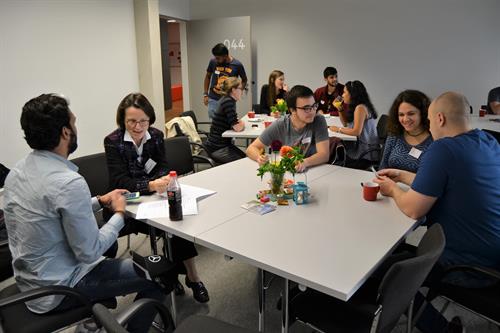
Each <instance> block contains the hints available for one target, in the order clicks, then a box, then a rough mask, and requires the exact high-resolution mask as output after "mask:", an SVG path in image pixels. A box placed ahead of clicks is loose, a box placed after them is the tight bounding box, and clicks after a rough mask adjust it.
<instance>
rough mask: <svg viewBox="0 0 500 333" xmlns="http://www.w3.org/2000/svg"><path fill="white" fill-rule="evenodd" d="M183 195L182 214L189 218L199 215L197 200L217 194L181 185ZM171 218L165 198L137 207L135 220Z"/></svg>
mask: <svg viewBox="0 0 500 333" xmlns="http://www.w3.org/2000/svg"><path fill="white" fill-rule="evenodd" d="M181 193H182V214H183V215H185V216H187V215H196V214H198V203H197V199H199V200H201V199H203V198H206V197H207V196H210V195H212V194H214V193H216V192H215V191H212V190H207V189H204V188H201V187H196V186H190V185H184V184H181ZM165 194H166V193H165ZM169 216H170V214H169V211H168V201H167V199H166V198H165V199H164V200H160V201H151V202H143V203H141V204H139V206H138V207H137V214H136V217H135V218H136V219H138V220H142V219H153V218H162V217H167V218H168V217H169Z"/></svg>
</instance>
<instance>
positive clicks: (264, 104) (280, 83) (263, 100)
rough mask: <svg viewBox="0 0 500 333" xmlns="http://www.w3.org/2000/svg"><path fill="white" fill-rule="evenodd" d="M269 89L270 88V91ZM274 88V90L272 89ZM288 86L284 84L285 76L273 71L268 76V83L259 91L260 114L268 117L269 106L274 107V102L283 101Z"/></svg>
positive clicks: (280, 72) (278, 71)
mask: <svg viewBox="0 0 500 333" xmlns="http://www.w3.org/2000/svg"><path fill="white" fill-rule="evenodd" d="M270 87H272V88H271V89H270ZM273 88H274V89H273ZM287 92H288V86H287V85H286V83H285V74H284V73H283V72H282V71H280V70H277V69H275V70H274V71H272V72H271V74H270V75H269V81H268V83H267V84H264V85H263V86H262V89H261V90H260V113H264V114H267V115H269V114H270V113H271V106H273V105H276V100H278V99H285V97H286V93H287Z"/></svg>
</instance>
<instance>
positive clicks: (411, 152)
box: [408, 147, 422, 160]
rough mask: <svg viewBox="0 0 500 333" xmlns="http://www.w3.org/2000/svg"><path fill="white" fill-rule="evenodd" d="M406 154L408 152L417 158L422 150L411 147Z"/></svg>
mask: <svg viewBox="0 0 500 333" xmlns="http://www.w3.org/2000/svg"><path fill="white" fill-rule="evenodd" d="M408 154H410V156H412V157H415V158H416V159H417V160H418V158H419V157H420V155H422V151H421V150H420V149H417V148H415V147H412V148H411V150H410V152H409V153H408Z"/></svg>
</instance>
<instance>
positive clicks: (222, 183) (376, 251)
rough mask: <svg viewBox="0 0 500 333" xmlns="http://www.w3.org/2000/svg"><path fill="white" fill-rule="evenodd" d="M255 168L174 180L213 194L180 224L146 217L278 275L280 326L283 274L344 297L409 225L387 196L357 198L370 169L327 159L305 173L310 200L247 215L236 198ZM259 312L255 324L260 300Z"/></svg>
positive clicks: (254, 186)
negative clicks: (280, 280) (372, 199)
mask: <svg viewBox="0 0 500 333" xmlns="http://www.w3.org/2000/svg"><path fill="white" fill-rule="evenodd" d="M256 169H257V164H256V163H255V162H254V161H251V160H249V159H242V160H238V161H236V162H233V163H229V164H225V165H223V166H219V167H216V168H212V169H209V170H206V171H202V172H200V173H197V174H193V175H190V176H187V177H184V178H181V179H180V182H181V184H182V183H184V184H189V185H195V186H200V187H205V188H208V189H212V190H215V191H217V194H215V195H212V196H210V197H208V198H205V199H203V200H201V201H200V202H199V203H198V209H199V215H196V216H185V217H184V220H183V221H181V222H171V221H170V220H169V219H166V218H162V219H151V220H148V221H147V223H148V224H150V225H153V226H155V227H157V228H159V229H162V230H165V231H166V232H167V233H170V234H174V235H177V236H180V237H183V238H186V239H188V240H194V242H195V243H196V244H201V245H204V246H206V247H208V248H211V249H214V250H216V251H219V252H222V253H224V254H226V255H229V256H232V257H236V258H238V259H240V260H243V261H245V262H247V263H249V264H252V265H254V266H256V267H258V268H259V272H262V270H265V271H270V272H272V273H275V274H278V275H280V276H282V277H284V278H285V286H286V289H285V294H284V300H283V330H284V331H286V330H287V325H288V317H287V316H288V310H287V304H288V299H287V292H288V281H289V280H293V281H296V282H298V283H300V284H303V285H306V286H309V287H311V288H314V289H317V290H320V291H322V292H324V293H326V294H329V295H332V296H334V297H337V298H339V299H342V300H348V299H349V297H351V296H352V294H353V293H354V292H355V291H356V290H357V289H358V288H359V287H360V286H361V285H362V284H363V282H364V281H365V280H366V278H367V277H368V276H369V275H370V274H371V273H372V272H373V271H374V270H375V269H376V268H377V266H378V264H379V263H381V261H382V260H383V259H384V258H385V257H386V256H387V255H388V253H390V251H391V249H392V248H393V247H395V246H396V245H397V244H398V242H399V241H400V240H401V239H402V238H403V237H405V235H406V234H407V233H408V232H409V231H411V230H412V229H413V227H414V226H415V225H416V222H415V221H413V220H411V219H409V218H407V217H406V216H404V215H403V214H402V213H401V212H400V211H399V209H398V208H397V207H396V205H395V203H394V202H393V200H391V199H389V198H384V197H381V196H380V198H379V200H378V201H376V202H367V201H364V200H363V199H362V195H361V186H360V182H362V181H366V180H371V179H372V178H373V176H372V174H371V173H370V172H366V171H358V170H352V169H345V168H341V167H336V166H330V165H322V166H318V167H315V168H312V169H310V170H309V171H308V176H307V178H308V182H309V185H310V187H311V193H312V194H313V198H312V199H311V202H310V203H309V204H307V205H301V206H296V205H295V204H294V203H293V202H290V206H279V207H278V209H277V211H275V212H272V213H269V214H267V215H263V216H259V215H255V214H253V213H249V212H247V211H246V210H244V209H242V208H240V206H241V204H243V203H245V202H247V201H249V200H252V199H253V198H255V194H256V193H257V191H258V190H259V189H263V188H266V187H267V185H266V184H265V183H263V182H261V180H260V179H259V177H257V176H256ZM299 177H300V176H299ZM154 199H155V197H154V196H153V197H150V198H143V199H142V200H154ZM156 199H157V198H156ZM127 210H128V211H129V212H130V213H131V214H132V215H135V212H136V211H137V210H136V207H134V206H127ZM261 277H262V274H261ZM260 282H261V284H262V280H261V281H260ZM262 295H263V292H262V291H261V297H264V296H262ZM260 313H261V314H262V319H261V317H259V319H261V320H259V327H260V328H261V329H262V328H263V313H264V312H263V302H261V312H260Z"/></svg>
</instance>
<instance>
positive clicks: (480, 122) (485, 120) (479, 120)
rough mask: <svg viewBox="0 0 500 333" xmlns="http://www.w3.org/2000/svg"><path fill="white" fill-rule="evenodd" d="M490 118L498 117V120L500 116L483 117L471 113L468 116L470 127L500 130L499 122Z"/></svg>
mask: <svg viewBox="0 0 500 333" xmlns="http://www.w3.org/2000/svg"><path fill="white" fill-rule="evenodd" d="M492 119H499V120H500V116H497V115H486V116H484V117H479V116H477V115H471V116H470V123H471V127H472V128H479V129H487V130H490V131H495V132H500V122H497V121H491V120H492Z"/></svg>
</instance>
